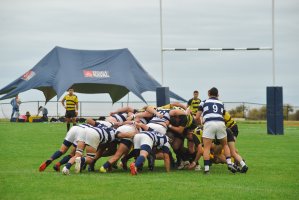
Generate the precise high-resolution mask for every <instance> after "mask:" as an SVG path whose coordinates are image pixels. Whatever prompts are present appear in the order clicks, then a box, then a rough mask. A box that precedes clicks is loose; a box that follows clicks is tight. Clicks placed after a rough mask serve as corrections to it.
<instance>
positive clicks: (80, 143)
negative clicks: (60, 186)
mask: <svg viewBox="0 0 299 200" xmlns="http://www.w3.org/2000/svg"><path fill="white" fill-rule="evenodd" d="M84 149H85V142H84V141H78V144H77V148H76V153H75V155H74V156H73V157H72V158H71V159H70V160H69V161H68V163H66V165H65V166H64V167H63V169H62V173H63V174H65V175H69V174H70V168H71V167H72V165H73V164H74V163H75V160H76V158H77V157H82V155H83V151H84Z"/></svg>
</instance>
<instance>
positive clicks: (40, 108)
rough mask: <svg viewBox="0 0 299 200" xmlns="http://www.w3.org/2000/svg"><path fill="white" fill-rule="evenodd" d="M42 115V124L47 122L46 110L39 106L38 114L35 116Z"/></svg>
mask: <svg viewBox="0 0 299 200" xmlns="http://www.w3.org/2000/svg"><path fill="white" fill-rule="evenodd" d="M40 112H41V113H42V115H43V116H42V121H43V122H46V121H48V109H47V108H46V107H44V106H40V107H39V108H38V113H37V115H39V113H40Z"/></svg>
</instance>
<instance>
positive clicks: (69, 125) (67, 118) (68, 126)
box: [65, 117, 71, 131]
mask: <svg viewBox="0 0 299 200" xmlns="http://www.w3.org/2000/svg"><path fill="white" fill-rule="evenodd" d="M70 121H71V119H70V118H69V117H65V122H66V130H67V131H69V130H70V127H71V124H70Z"/></svg>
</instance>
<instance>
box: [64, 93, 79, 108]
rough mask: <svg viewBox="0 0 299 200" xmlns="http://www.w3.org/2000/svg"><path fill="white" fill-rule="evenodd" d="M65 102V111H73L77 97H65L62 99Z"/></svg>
mask: <svg viewBox="0 0 299 200" xmlns="http://www.w3.org/2000/svg"><path fill="white" fill-rule="evenodd" d="M63 99H65V101H66V105H65V107H66V110H75V109H76V104H77V103H78V97H77V96H76V95H74V94H73V95H72V96H70V95H68V94H67V95H65V96H64V98H63Z"/></svg>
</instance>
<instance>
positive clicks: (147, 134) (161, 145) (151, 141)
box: [130, 123, 170, 175]
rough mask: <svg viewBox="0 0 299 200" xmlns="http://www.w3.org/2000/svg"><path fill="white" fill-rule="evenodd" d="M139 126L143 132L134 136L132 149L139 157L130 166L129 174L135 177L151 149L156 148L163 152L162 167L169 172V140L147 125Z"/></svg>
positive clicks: (140, 124)
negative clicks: (136, 151) (137, 152)
mask: <svg viewBox="0 0 299 200" xmlns="http://www.w3.org/2000/svg"><path fill="white" fill-rule="evenodd" d="M139 126H140V127H141V128H142V129H143V130H145V131H141V132H140V133H138V134H136V135H135V136H134V139H133V141H134V149H137V150H139V151H140V153H139V156H138V157H137V159H136V161H135V162H132V163H131V164H130V172H131V174H132V175H137V173H138V169H140V168H141V167H142V166H143V163H144V161H145V159H146V158H147V156H148V155H149V153H151V151H152V148H153V147H157V148H158V149H161V150H162V151H163V156H164V165H165V169H166V171H167V172H169V171H170V158H169V151H170V150H169V149H170V144H169V139H168V137H167V136H166V135H165V134H161V133H159V132H157V131H155V130H153V129H152V128H150V127H149V126H147V125H144V124H142V123H139Z"/></svg>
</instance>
